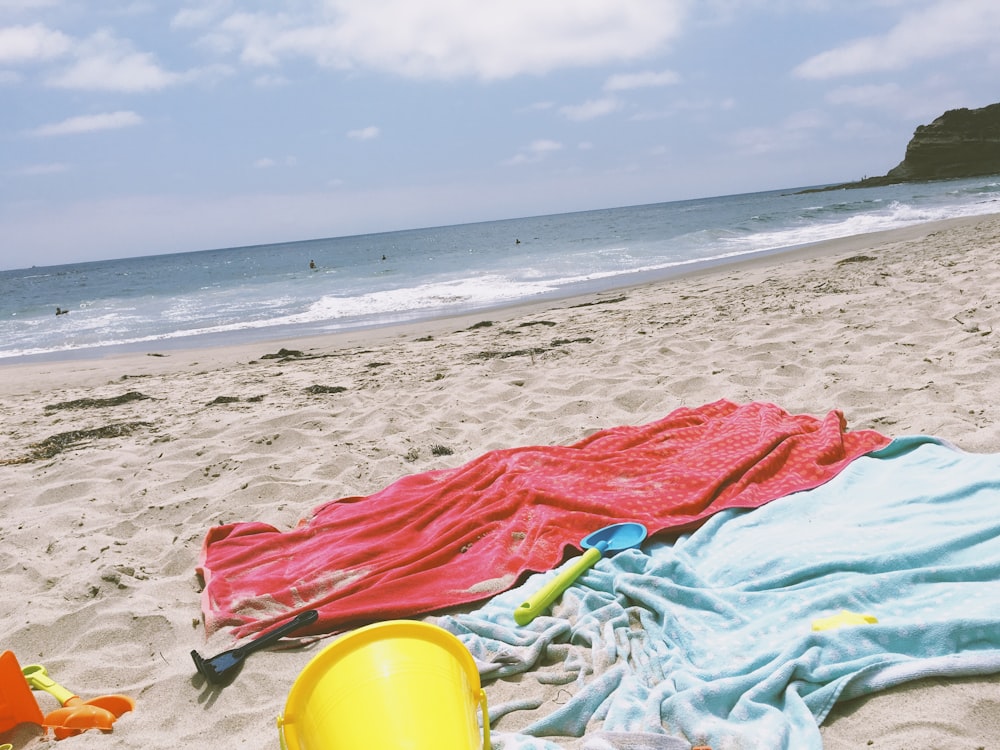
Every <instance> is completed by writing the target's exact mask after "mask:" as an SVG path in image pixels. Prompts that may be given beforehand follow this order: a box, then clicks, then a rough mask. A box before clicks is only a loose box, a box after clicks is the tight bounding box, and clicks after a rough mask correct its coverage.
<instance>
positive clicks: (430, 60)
mask: <svg viewBox="0 0 1000 750" xmlns="http://www.w3.org/2000/svg"><path fill="white" fill-rule="evenodd" d="M687 5H688V0H546V1H545V2H538V1H537V0H506V2H502V3H482V2H478V0H421V2H414V1H413V0H326V2H325V3H323V4H322V7H323V9H324V10H323V11H322V12H313V13H300V14H298V15H293V14H292V13H291V12H285V13H280V14H277V13H276V14H267V13H246V12H243V13H235V14H232V15H230V16H228V17H227V18H226V19H225V20H224V21H223V22H222V23H221V24H220V25H219V26H218V27H217V28H215V30H214V32H213V33H214V34H223V35H226V36H228V37H230V38H231V39H232V43H233V44H234V45H236V47H237V48H238V49H239V50H240V58H241V59H242V60H243V61H244V62H246V63H249V64H253V65H269V66H272V65H278V64H279V63H280V62H281V61H282V60H284V59H287V58H292V57H305V58H307V59H311V60H313V61H314V62H315V63H317V64H319V65H322V66H328V67H334V68H345V69H346V68H356V67H365V68H372V69H377V70H383V71H388V72H391V73H394V74H397V75H402V76H407V77H412V78H444V79H451V78H460V77H476V78H481V79H487V80H489V79H503V78H510V77H513V76H517V75H522V74H540V73H545V72H548V71H551V70H555V69H559V68H570V67H578V66H591V65H597V64H602V63H607V62H613V61H627V60H636V59H641V58H643V57H646V56H648V55H650V54H653V53H655V52H659V51H662V50H663V48H664V47H665V45H666V44H668V43H669V42H670V41H671V40H672V39H674V38H675V37H676V36H677V35H678V33H679V32H680V28H681V23H682V20H683V16H684V10H685V8H686V7H687ZM300 7H301V6H300ZM190 18H191V16H184V17H183V18H182V21H183V22H185V23H188V22H189V21H190ZM387 19H391V22H387ZM215 46H217V47H220V48H221V46H222V45H221V44H220V43H219V42H218V41H216V42H215Z"/></svg>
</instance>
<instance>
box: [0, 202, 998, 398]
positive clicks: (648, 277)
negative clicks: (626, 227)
mask: <svg viewBox="0 0 1000 750" xmlns="http://www.w3.org/2000/svg"><path fill="white" fill-rule="evenodd" d="M997 215H1000V214H978V215H974V216H964V217H956V218H950V219H942V220H938V221H931V222H923V223H920V224H914V225H911V226H907V227H899V228H895V229H887V230H881V231H878V232H869V233H865V234H858V235H850V236H848V237H838V238H835V239H830V240H822V241H820V242H815V243H810V244H807V245H802V246H799V247H794V248H778V249H773V250H763V251H759V252H756V253H753V254H752V255H750V256H748V257H741V258H739V259H736V260H733V259H728V258H727V259H720V260H711V261H696V262H693V263H692V264H691V266H690V267H675V268H674V269H671V272H670V273H668V274H666V275H664V273H663V272H662V271H652V272H636V273H634V274H629V275H627V276H625V277H624V278H623V280H622V282H621V283H617V284H615V285H614V286H611V287H608V288H602V289H600V290H598V291H589V292H582V293H559V292H555V293H551V294H546V295H544V296H543V297H541V298H538V299H528V300H518V301H516V302H510V303H505V304H498V305H494V306H490V307H486V308H482V309H477V310H471V311H463V312H456V313H445V314H441V315H436V316H432V317H428V318H422V319H420V320H415V321H407V322H399V323H387V324H372V325H367V326H358V327H352V328H349V329H346V330H342V331H330V332H326V333H306V334H302V335H295V334H282V335H279V334H277V333H275V335H274V336H267V337H264V338H254V339H253V340H251V341H245V342H240V343H218V341H217V339H221V338H224V337H225V334H211V335H208V336H205V337H203V338H204V340H205V342H206V343H204V344H197V345H190V344H189V345H185V340H184V337H181V338H179V339H176V340H174V339H167V340H164V341H160V342H149V345H145V344H130V345H127V346H108V347H88V348H84V349H79V350H70V351H65V352H48V353H44V354H30V355H23V356H19V357H0V372H9V371H10V370H11V369H13V368H18V367H25V368H31V367H36V366H37V367H42V368H44V367H46V366H51V367H54V368H59V367H60V366H65V367H66V368H67V369H69V370H72V369H74V366H75V365H82V366H86V364H85V363H87V362H93V361H108V360H120V361H125V360H128V359H130V358H139V357H151V358H159V359H167V358H170V357H178V358H182V357H187V358H190V357H195V356H198V354H199V353H204V352H216V353H217V354H218V355H219V356H221V357H222V358H223V359H225V358H227V357H231V358H234V359H240V358H243V357H245V356H247V352H248V350H249V349H251V348H254V347H259V348H261V349H266V348H268V347H272V346H273V347H276V350H277V349H280V348H300V347H301V346H303V345H305V346H307V347H309V348H346V347H351V346H356V345H359V344H360V343H361V342H372V343H380V342H384V341H387V340H391V339H393V338H395V337H397V336H408V335H421V334H422V333H429V334H430V335H433V334H434V333H437V334H441V333H442V332H444V331H446V330H448V329H449V328H451V327H456V326H457V327H458V328H462V327H467V326H470V325H474V324H475V323H477V322H480V321H481V320H483V319H484V318H487V317H490V316H494V317H496V318H498V319H499V321H501V322H504V321H508V320H510V319H513V318H517V317H521V316H524V315H532V314H537V313H539V312H544V311H545V310H548V309H550V308H553V309H559V308H563V307H566V306H573V305H575V304H586V303H588V302H592V301H594V300H598V299H601V298H603V297H607V296H608V295H612V296H614V295H616V294H622V293H627V292H629V291H632V290H635V289H640V288H643V287H649V286H653V287H656V286H660V285H671V284H678V283H682V282H683V281H684V280H690V279H697V278H700V277H703V276H710V275H713V274H722V273H730V272H732V273H738V272H739V271H740V270H741V269H743V270H754V269H759V268H762V267H767V266H772V265H778V264H783V263H796V262H799V261H803V260H807V259H811V258H814V257H821V256H827V255H837V254H840V253H851V252H856V251H858V250H861V249H864V248H868V247H872V246H877V245H882V244H887V243H893V242H903V241H912V240H916V239H919V238H921V237H926V236H927V235H929V234H932V233H935V232H938V231H943V230H946V229H949V228H951V227H962V226H969V225H974V224H977V223H979V222H981V221H985V220H989V219H990V218H992V217H994V216H997ZM678 268H679V269H680V270H678ZM629 278H631V280H626V279H629ZM636 278H638V280H635V279H636ZM238 335H239V334H238ZM196 338H201V337H196ZM210 342H211V343H210ZM207 356H208V358H209V359H211V360H213V361H214V360H217V359H218V358H219V356H215V355H207ZM0 392H2V385H0Z"/></svg>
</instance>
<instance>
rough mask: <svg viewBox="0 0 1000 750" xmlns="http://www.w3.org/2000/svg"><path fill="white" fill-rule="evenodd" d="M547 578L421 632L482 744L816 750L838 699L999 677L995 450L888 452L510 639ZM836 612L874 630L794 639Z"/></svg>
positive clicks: (625, 555) (638, 567)
mask: <svg viewBox="0 0 1000 750" xmlns="http://www.w3.org/2000/svg"><path fill="white" fill-rule="evenodd" d="M567 564H569V563H567ZM555 573H556V571H553V572H550V573H547V574H542V575H536V576H533V577H532V578H531V579H529V580H528V581H527V583H525V584H524V585H523V586H522V587H520V588H518V589H513V590H511V591H508V592H505V593H504V594H501V595H499V596H497V597H496V598H494V599H493V600H491V601H490V602H488V603H487V604H486V605H485V606H483V607H482V608H481V609H479V610H477V611H474V612H470V613H466V614H456V615H450V616H445V617H441V618H438V619H437V620H436V622H437V623H438V624H440V625H441V626H442V627H444V628H446V629H448V630H450V631H451V632H453V633H455V634H456V635H458V636H459V638H460V639H461V640H462V641H463V642H464V643H465V645H466V646H467V647H468V648H469V650H470V651H471V653H472V654H473V656H474V657H475V659H476V661H477V664H478V666H479V668H480V671H481V674H482V676H483V679H484V682H485V684H486V691H487V695H488V696H489V697H490V704H491V705H490V715H491V718H492V723H493V726H494V745H493V747H494V748H495V750H552V749H553V748H576V749H579V750H608V749H610V748H619V749H621V748H654V749H655V748H660V749H661V750H681V749H683V750H689V749H690V748H691V747H692V746H698V745H707V746H710V747H711V748H713V750H724V749H725V748H735V747H739V748H761V749H766V750H776V749H779V748H787V749H788V750H806V749H810V748H817V749H818V748H821V747H822V740H821V737H820V733H819V729H818V727H819V725H820V724H821V723H822V721H823V719H824V718H825V717H826V715H827V713H828V712H829V711H830V708H831V707H832V706H833V704H834V703H835V702H836V701H838V700H846V699H850V698H854V697H859V696H862V695H865V694H869V693H872V692H875V691H878V690H882V689H885V688H888V687H891V686H893V685H897V684H899V683H902V682H906V681H909V680H913V679H917V678H920V677H927V676H932V675H941V676H945V675H947V676H957V675H973V674H988V673H992V672H1000V455H994V454H989V455H980V454H969V453H964V452H961V451H959V450H957V449H955V448H954V447H952V446H950V445H948V444H946V443H944V442H943V441H939V440H935V439H933V438H927V437H910V438H900V439H897V440H895V441H893V442H892V443H891V444H890V445H889V446H888V447H886V448H884V449H882V450H880V451H877V452H875V453H873V454H871V455H869V456H865V457H862V458H859V459H857V460H855V461H854V462H853V463H852V464H851V465H850V466H848V467H847V468H846V469H845V470H844V471H843V472H842V473H840V474H839V475H838V476H837V477H835V478H834V479H833V480H831V481H829V482H828V483H827V484H825V485H823V486H821V487H819V488H817V489H813V490H809V491H806V492H799V493H795V494H792V495H789V496H786V497H784V498H780V499H778V500H776V501H773V502H771V503H770V504H768V505H765V506H764V507H762V508H759V509H756V510H750V511H747V510H727V511H723V512H721V513H719V514H717V515H716V516H714V517H713V518H711V519H710V520H709V521H708V522H707V523H706V524H705V525H704V526H702V527H701V528H699V529H698V530H696V531H694V532H692V533H690V534H688V535H685V536H682V537H679V538H678V539H677V540H676V541H674V542H672V543H668V542H656V541H653V542H651V543H648V544H646V545H644V547H643V548H642V549H641V550H628V551H625V552H620V553H618V554H617V555H616V556H614V557H613V558H608V559H604V560H601V561H599V562H598V563H597V565H596V566H595V567H594V568H593V569H591V570H590V571H588V572H587V573H586V574H585V575H584V576H583V577H581V578H580V579H579V580H578V581H577V582H576V584H574V585H573V586H572V587H571V588H570V589H569V590H567V592H566V593H564V594H563V596H562V598H561V599H560V601H559V602H557V604H556V605H555V606H554V607H553V608H552V610H551V611H550V612H549V614H548V615H545V616H541V617H539V618H537V619H536V620H534V621H533V622H532V623H530V624H529V625H527V626H525V627H519V626H517V625H516V624H515V623H514V620H513V611H514V609H515V608H516V607H517V606H518V604H520V603H521V602H522V601H523V600H524V599H525V598H526V597H527V595H528V594H530V593H531V592H533V591H535V590H537V589H538V588H540V587H541V586H542V585H543V584H544V583H545V582H546V581H547V580H549V578H551V577H552V576H553V575H555ZM842 610H849V611H853V612H858V613H864V614H868V615H872V616H874V617H875V618H877V620H878V622H877V623H873V624H867V623H866V624H862V625H856V626H848V627H841V628H837V629H832V630H821V631H814V630H813V629H812V623H813V621H814V620H816V619H818V618H823V617H829V616H831V615H835V614H837V613H838V612H840V611H842ZM497 696H502V697H503V698H504V700H498V699H497ZM574 738H577V739H574Z"/></svg>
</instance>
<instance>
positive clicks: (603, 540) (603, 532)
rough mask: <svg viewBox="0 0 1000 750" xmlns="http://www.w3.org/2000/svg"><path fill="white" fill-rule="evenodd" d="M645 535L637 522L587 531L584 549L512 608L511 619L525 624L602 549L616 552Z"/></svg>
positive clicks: (560, 592) (642, 538)
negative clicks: (564, 567) (545, 582)
mask: <svg viewBox="0 0 1000 750" xmlns="http://www.w3.org/2000/svg"><path fill="white" fill-rule="evenodd" d="M645 538H646V527H645V526H643V525H642V524H641V523H615V524H612V525H611V526H605V527H604V528H603V529H598V530H597V531H594V532H592V533H590V534H587V536H585V537H584V538H583V539H582V540H581V541H580V546H581V547H583V548H584V549H585V550H587V551H586V552H584V553H583V555H581V556H580V558H579V559H578V560H577V561H576V562H575V563H573V565H571V566H570V567H568V568H566V570H564V571H563V572H562V573H560V574H559V575H557V576H556V577H555V578H553V579H552V580H551V581H549V582H548V583H547V584H545V585H544V586H543V587H542V588H541V589H539V590H538V591H537V592H535V593H534V594H533V595H531V596H530V597H528V600H527V601H526V602H524V603H523V604H522V605H521V606H520V607H518V608H517V609H515V610H514V621H515V622H516V623H517V624H518V625H527V624H528V623H529V622H531V621H532V620H534V619H535V618H536V617H538V615H540V614H541V613H542V612H544V611H545V610H546V609H548V607H549V605H550V604H552V602H554V601H555V600H556V599H558V598H559V595H560V594H562V592H563V591H565V590H566V589H567V588H569V586H570V584H572V583H573V581H575V580H576V579H577V578H579V577H580V576H581V575H583V573H584V572H585V571H586V570H588V569H589V568H591V567H593V565H594V563H596V562H597V561H598V560H600V559H601V555H603V554H605V553H606V552H620V551H621V550H624V549H629V548H630V547H637V546H639V545H640V544H642V541H643V540H644V539H645Z"/></svg>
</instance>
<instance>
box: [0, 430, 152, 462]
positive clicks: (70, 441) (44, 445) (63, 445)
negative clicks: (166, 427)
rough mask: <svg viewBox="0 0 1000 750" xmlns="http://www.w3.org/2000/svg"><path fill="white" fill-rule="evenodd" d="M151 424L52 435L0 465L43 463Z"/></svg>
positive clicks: (129, 433) (123, 435) (71, 431)
mask: <svg viewBox="0 0 1000 750" xmlns="http://www.w3.org/2000/svg"><path fill="white" fill-rule="evenodd" d="M152 426H153V424H152V423H151V422H123V423H119V424H109V425H105V426H104V427H95V428H92V429H89V430H70V431H69V432H60V433H59V434H58V435H52V436H51V437H47V438H45V440H42V441H41V442H39V443H32V444H31V445H29V446H28V448H29V452H28V453H27V454H26V455H24V456H21V457H20V458H8V459H3V460H0V464H3V465H10V464H26V463H30V462H32V461H44V460H46V459H49V458H53V457H54V456H56V455H58V454H59V453H62V452H63V451H67V450H73V449H74V448H78V447H80V446H81V445H82V444H84V443H86V442H88V441H90V440H99V439H104V438H116V437H125V436H127V435H131V434H132V433H134V432H136V431H137V430H140V429H143V428H147V427H152Z"/></svg>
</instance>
